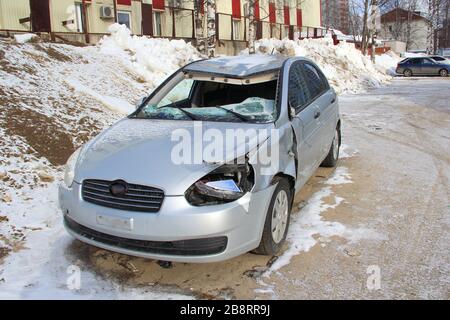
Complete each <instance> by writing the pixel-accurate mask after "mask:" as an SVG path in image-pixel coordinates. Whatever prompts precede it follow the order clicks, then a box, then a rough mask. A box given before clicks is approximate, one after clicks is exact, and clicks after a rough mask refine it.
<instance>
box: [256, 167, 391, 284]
mask: <svg viewBox="0 0 450 320" xmlns="http://www.w3.org/2000/svg"><path fill="white" fill-rule="evenodd" d="M346 183H352V181H351V179H350V175H349V173H348V170H347V168H345V167H338V168H336V170H335V172H334V173H333V175H332V176H331V177H330V178H328V179H327V180H326V181H325V183H324V184H326V185H334V186H336V185H340V184H346ZM344 201H345V199H343V198H342V197H339V196H338V195H336V194H335V192H334V191H333V189H332V188H331V187H329V186H328V187H324V188H322V189H321V190H319V191H318V192H316V193H315V194H313V195H312V197H311V198H310V199H309V200H308V202H307V204H306V205H305V206H304V207H303V208H302V209H300V210H299V211H298V212H292V214H291V222H290V225H289V231H288V235H287V238H286V239H287V242H288V245H289V246H288V248H287V249H286V251H284V252H283V253H282V254H281V255H280V256H279V257H278V259H277V260H276V261H275V262H274V263H273V264H272V265H271V266H270V268H269V269H268V270H267V271H266V272H265V273H264V275H263V276H264V277H268V276H270V275H271V274H272V273H273V272H276V271H278V270H279V269H281V268H283V267H284V266H286V265H288V264H289V263H290V261H291V259H292V258H293V257H295V256H297V255H298V254H300V253H301V252H308V251H309V250H310V249H311V248H312V247H314V246H315V245H316V244H317V243H318V242H319V238H320V239H321V240H322V242H327V241H331V240H329V239H330V238H331V237H333V236H339V237H342V238H344V239H347V240H349V241H350V242H352V241H358V240H361V239H373V240H382V239H384V237H383V236H382V235H381V234H379V233H378V232H376V231H375V230H372V229H368V228H364V227H358V228H354V227H348V226H345V225H344V224H342V223H340V222H336V221H327V220H325V219H324V218H323V217H322V214H323V213H325V212H326V211H327V210H329V209H334V208H336V207H337V206H339V205H340V204H341V203H342V202H344Z"/></svg>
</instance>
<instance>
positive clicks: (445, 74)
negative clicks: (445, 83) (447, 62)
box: [439, 69, 448, 77]
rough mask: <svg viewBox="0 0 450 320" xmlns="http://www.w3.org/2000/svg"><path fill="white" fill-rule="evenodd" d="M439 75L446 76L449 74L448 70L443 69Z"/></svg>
mask: <svg viewBox="0 0 450 320" xmlns="http://www.w3.org/2000/svg"><path fill="white" fill-rule="evenodd" d="M439 75H440V76H441V77H446V76H448V71H447V70H445V69H442V70H440V71H439Z"/></svg>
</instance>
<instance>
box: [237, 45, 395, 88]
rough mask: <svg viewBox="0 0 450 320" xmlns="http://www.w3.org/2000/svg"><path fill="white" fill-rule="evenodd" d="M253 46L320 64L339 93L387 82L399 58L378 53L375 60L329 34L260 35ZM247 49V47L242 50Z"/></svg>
mask: <svg viewBox="0 0 450 320" xmlns="http://www.w3.org/2000/svg"><path fill="white" fill-rule="evenodd" d="M256 50H257V51H258V52H261V53H269V54H270V53H272V52H273V53H280V54H285V55H288V56H302V57H307V58H310V59H311V60H313V61H314V62H316V63H317V64H318V65H319V66H320V68H321V69H322V71H323V72H324V74H325V75H326V77H327V78H328V80H329V81H330V84H331V85H332V86H333V87H334V89H335V90H336V92H338V93H356V92H360V91H362V90H365V89H368V88H371V87H378V86H380V85H381V84H383V83H386V82H388V81H389V80H390V79H391V76H390V74H391V71H390V70H391V69H392V68H393V66H394V64H395V65H396V64H397V61H398V57H396V56H395V55H394V54H391V53H390V54H385V55H382V56H380V57H378V59H377V61H376V63H375V64H374V63H372V61H371V60H370V58H369V57H367V56H364V55H362V54H361V52H360V51H359V50H358V49H356V48H355V46H354V45H353V44H350V43H346V42H345V41H343V42H340V43H339V44H338V45H334V44H333V42H332V40H331V39H330V38H323V39H304V40H299V41H293V40H289V39H283V40H278V39H262V40H259V41H257V42H256ZM247 53H248V51H247V50H244V51H243V52H242V54H247Z"/></svg>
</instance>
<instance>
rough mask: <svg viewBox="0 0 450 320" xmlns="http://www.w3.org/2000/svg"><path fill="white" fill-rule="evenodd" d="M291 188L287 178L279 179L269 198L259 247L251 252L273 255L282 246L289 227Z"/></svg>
mask: <svg viewBox="0 0 450 320" xmlns="http://www.w3.org/2000/svg"><path fill="white" fill-rule="evenodd" d="M291 206H292V190H291V187H290V185H289V182H288V180H287V179H281V180H280V181H279V182H278V184H277V187H276V188H275V191H274V192H273V195H272V200H270V205H269V210H268V211H267V215H266V221H265V223H264V230H263V235H262V238H261V242H260V243H259V247H258V248H256V249H255V250H254V251H253V252H254V253H257V254H263V255H275V254H277V252H278V251H279V250H280V249H281V247H282V246H283V243H284V241H285V240H286V235H287V232H288V229H289V220H290V215H291Z"/></svg>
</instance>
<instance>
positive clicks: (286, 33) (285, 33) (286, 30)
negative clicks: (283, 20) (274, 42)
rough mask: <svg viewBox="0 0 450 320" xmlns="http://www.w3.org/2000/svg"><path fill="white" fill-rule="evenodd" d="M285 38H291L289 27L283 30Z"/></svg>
mask: <svg viewBox="0 0 450 320" xmlns="http://www.w3.org/2000/svg"><path fill="white" fill-rule="evenodd" d="M283 38H289V26H284V28H283Z"/></svg>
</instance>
